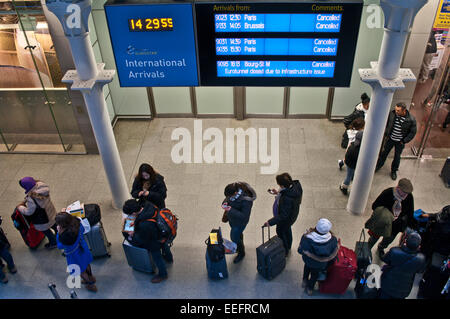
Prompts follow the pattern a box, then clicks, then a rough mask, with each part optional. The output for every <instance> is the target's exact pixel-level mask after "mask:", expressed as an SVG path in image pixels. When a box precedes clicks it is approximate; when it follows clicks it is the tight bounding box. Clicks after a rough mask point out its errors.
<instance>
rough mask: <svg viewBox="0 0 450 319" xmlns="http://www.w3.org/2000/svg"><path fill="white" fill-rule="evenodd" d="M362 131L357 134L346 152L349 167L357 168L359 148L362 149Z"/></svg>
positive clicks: (346, 162) (346, 163)
mask: <svg viewBox="0 0 450 319" xmlns="http://www.w3.org/2000/svg"><path fill="white" fill-rule="evenodd" d="M362 133H363V132H362V131H359V132H358V133H357V134H356V136H355V141H354V142H353V143H351V144H350V146H349V147H348V149H347V152H345V159H344V162H345V165H347V166H348V167H350V168H352V169H355V168H356V162H357V161H358V156H359V150H360V149H361V139H362Z"/></svg>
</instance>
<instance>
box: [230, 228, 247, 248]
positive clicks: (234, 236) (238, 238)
mask: <svg viewBox="0 0 450 319" xmlns="http://www.w3.org/2000/svg"><path fill="white" fill-rule="evenodd" d="M246 226H247V225H245V226H239V227H231V231H230V237H231V238H230V239H231V241H232V242H233V243H235V244H236V245H240V244H244V242H243V240H242V236H243V233H244V229H245V227H246Z"/></svg>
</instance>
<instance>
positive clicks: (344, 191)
mask: <svg viewBox="0 0 450 319" xmlns="http://www.w3.org/2000/svg"><path fill="white" fill-rule="evenodd" d="M339 189H340V190H341V192H342V194H344V195H347V194H348V190H347V188H345V187H342V185H339Z"/></svg>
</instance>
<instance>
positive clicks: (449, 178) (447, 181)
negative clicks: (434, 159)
mask: <svg viewBox="0 0 450 319" xmlns="http://www.w3.org/2000/svg"><path fill="white" fill-rule="evenodd" d="M439 176H440V177H441V178H442V180H443V181H444V185H445V187H447V188H449V187H450V157H447V160H446V161H445V164H444V167H442V171H441V174H439Z"/></svg>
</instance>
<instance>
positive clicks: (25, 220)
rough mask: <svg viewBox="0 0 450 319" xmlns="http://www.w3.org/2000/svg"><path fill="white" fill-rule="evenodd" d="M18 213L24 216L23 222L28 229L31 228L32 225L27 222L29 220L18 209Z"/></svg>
mask: <svg viewBox="0 0 450 319" xmlns="http://www.w3.org/2000/svg"><path fill="white" fill-rule="evenodd" d="M16 212H18V213H19V215H20V216H22V219H23V221H24V222H25V224H26V225H27V227H28V228H30V224H29V223H28V222H27V219H26V218H25V216H24V215H23V214H22V213H21V212H20V210H19V208H17V207H16Z"/></svg>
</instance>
